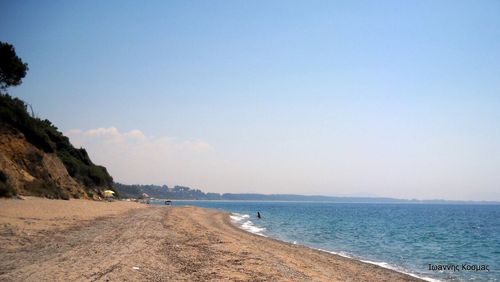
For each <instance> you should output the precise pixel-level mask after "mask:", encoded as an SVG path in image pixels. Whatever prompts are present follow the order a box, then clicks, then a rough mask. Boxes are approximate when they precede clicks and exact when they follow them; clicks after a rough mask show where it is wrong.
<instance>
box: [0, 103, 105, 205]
mask: <svg viewBox="0 0 500 282" xmlns="http://www.w3.org/2000/svg"><path fill="white" fill-rule="evenodd" d="M112 183H113V178H112V177H111V176H110V175H109V173H108V172H107V170H106V168H105V167H102V166H98V165H95V164H94V163H93V162H92V161H91V160H90V158H89V156H88V154H87V152H86V151H85V149H83V148H80V149H77V148H75V147H73V145H71V143H70V142H69V139H68V137H66V136H64V135H63V134H62V133H61V132H59V131H58V129H57V127H55V126H54V125H53V124H52V123H51V122H50V121H49V120H46V119H45V120H42V119H40V118H36V117H33V116H31V115H30V114H29V113H28V106H27V105H26V103H24V102H23V101H22V100H20V99H18V98H13V97H11V96H9V95H8V94H3V93H0V197H9V196H15V195H33V196H42V197H49V198H62V199H68V198H94V199H97V198H98V197H99V196H102V191H103V190H104V189H109V188H110V187H111V186H112Z"/></svg>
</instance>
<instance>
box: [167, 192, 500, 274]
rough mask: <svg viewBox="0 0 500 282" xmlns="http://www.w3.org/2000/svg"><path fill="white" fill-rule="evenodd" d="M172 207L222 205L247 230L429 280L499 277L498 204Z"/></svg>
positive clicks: (204, 203) (197, 203) (239, 203)
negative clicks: (451, 267) (448, 267)
mask: <svg viewBox="0 0 500 282" xmlns="http://www.w3.org/2000/svg"><path fill="white" fill-rule="evenodd" d="M159 203H161V202H159ZM174 205H195V206H202V207H209V208H219V209H223V210H226V211H229V212H232V213H233V217H232V218H233V220H234V221H235V222H236V223H238V224H239V225H240V226H242V228H244V229H246V230H248V231H251V232H255V233H259V234H261V235H265V236H269V237H273V238H276V239H280V240H283V241H288V242H294V243H297V244H302V245H306V246H309V247H313V248H317V249H321V250H325V251H329V252H333V253H337V254H341V255H345V256H348V257H352V258H355V259H359V260H363V261H367V262H371V263H376V264H379V265H381V266H384V267H388V268H392V269H395V270H398V271H401V272H406V273H411V274H414V275H417V276H419V277H426V278H428V279H429V280H432V279H438V280H442V281H500V206H498V205H438V204H352V203H349V204H341V203H318V202H246V201H175V202H174ZM258 211H259V212H260V213H261V215H262V218H261V219H258V218H257V212H258ZM429 265H432V267H430V266H429ZM438 265H442V266H445V265H454V266H455V267H454V268H455V270H444V271H443V270H435V269H429V268H433V267H434V266H435V267H438ZM464 265H465V269H464ZM472 265H487V266H488V269H489V271H486V270H483V271H475V270H473V269H471V268H474V267H473V266H472ZM457 270H458V271H457Z"/></svg>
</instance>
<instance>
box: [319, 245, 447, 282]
mask: <svg viewBox="0 0 500 282" xmlns="http://www.w3.org/2000/svg"><path fill="white" fill-rule="evenodd" d="M315 249H316V250H319V251H322V252H326V253H330V254H334V255H338V256H341V257H345V258H349V259H355V260H359V261H362V262H366V263H369V264H374V265H378V266H380V267H383V268H387V269H390V270H394V271H397V272H400V273H404V274H407V275H410V276H413V277H415V278H419V279H422V280H425V281H429V282H440V281H441V280H438V279H434V278H430V277H426V276H419V275H416V274H413V273H411V272H407V271H404V270H402V269H400V268H397V267H394V266H392V265H390V264H388V263H387V262H376V261H370V260H362V259H357V258H355V257H353V256H350V255H349V254H347V253H344V252H333V251H328V250H324V249H320V248H315Z"/></svg>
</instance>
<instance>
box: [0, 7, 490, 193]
mask: <svg viewBox="0 0 500 282" xmlns="http://www.w3.org/2000/svg"><path fill="white" fill-rule="evenodd" d="M0 11H1V17H0V41H4V42H9V43H11V44H13V45H14V46H15V48H16V52H17V54H18V55H19V56H20V57H21V58H22V59H23V60H24V61H25V62H27V63H28V64H29V72H28V75H27V76H26V78H25V79H24V82H23V84H22V85H21V86H18V87H16V88H12V89H10V90H9V92H10V93H11V94H12V95H14V96H17V97H20V98H21V99H23V100H25V101H26V102H28V103H29V104H31V105H32V106H33V108H34V111H35V113H36V114H37V115H38V116H39V117H42V118H47V119H49V120H51V121H52V122H53V123H54V124H55V125H56V126H57V127H58V128H59V129H60V130H61V131H62V132H64V133H65V134H66V135H67V136H69V137H70V140H71V142H72V143H73V144H74V145H75V146H78V147H80V146H82V147H84V148H86V149H87V151H88V152H89V155H90V157H91V158H92V160H93V161H94V162H95V163H97V164H101V165H104V166H106V167H107V168H108V171H109V172H110V173H111V174H112V176H113V177H114V179H115V181H118V182H122V183H127V184H133V183H139V184H167V185H169V186H173V185H185V186H190V187H193V188H199V189H202V190H203V191H207V192H233V193H295V194H320V195H340V196H384V197H396V198H406V199H412V198H416V199H450V200H497V201H498V200H500V1H494V0H491V1H481V0H479V1H460V0H453V1H445V0H443V1H434V0H432V1H423V0H418V1H417V0H415V1H411V0H409V1H230V0H227V1H95V0H92V1H90V0H89V1H27V0H23V1H7V0H0Z"/></svg>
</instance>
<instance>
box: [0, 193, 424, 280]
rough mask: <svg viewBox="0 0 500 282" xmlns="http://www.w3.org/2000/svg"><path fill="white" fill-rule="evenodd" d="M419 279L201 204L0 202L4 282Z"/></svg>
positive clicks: (0, 265) (0, 272)
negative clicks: (268, 233) (264, 230)
mask: <svg viewBox="0 0 500 282" xmlns="http://www.w3.org/2000/svg"><path fill="white" fill-rule="evenodd" d="M207 280H212V281H221V280H225V281H421V280H419V279H416V278H414V277H411V276H408V275H405V274H402V273H399V272H395V271H392V270H389V269H385V268H382V267H379V266H376V265H371V264H367V263H363V262H360V261H356V260H352V259H348V258H344V257H341V256H337V255H332V254H329V253H325V252H321V251H318V250H314V249H310V248H307V247H303V246H300V245H293V244H289V243H284V242H281V241H277V240H273V239H270V238H265V237H262V236H258V235H255V234H251V233H248V232H245V231H243V230H240V229H239V228H237V227H236V226H234V225H233V224H232V223H231V222H230V220H229V214H228V213H225V212H222V211H219V210H215V209H204V208H199V207H168V206H146V205H143V204H139V203H132V202H122V201H117V202H112V203H107V202H93V201H86V200H71V201H61V200H47V199H39V198H27V199H26V200H4V199H2V200H0V281H207Z"/></svg>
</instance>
